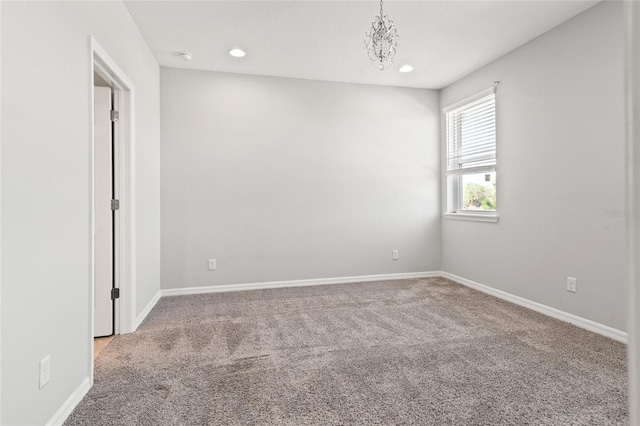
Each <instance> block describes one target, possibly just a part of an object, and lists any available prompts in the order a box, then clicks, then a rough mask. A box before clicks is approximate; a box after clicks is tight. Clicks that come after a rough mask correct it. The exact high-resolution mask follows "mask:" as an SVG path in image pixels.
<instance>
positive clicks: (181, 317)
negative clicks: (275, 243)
mask: <svg viewBox="0 0 640 426" xmlns="http://www.w3.org/2000/svg"><path fill="white" fill-rule="evenodd" d="M625 350H626V347H625V346H624V345H622V344H620V343H617V342H615V341H612V340H609V339H607V338H605V337H602V336H599V335H596V334H593V333H590V332H588V331H584V330H582V329H579V328H577V327H574V326H571V325H569V324H565V323H562V322H560V321H556V320H553V319H551V318H548V317H545V316H543V315H541V314H538V313H536V312H533V311H530V310H527V309H524V308H521V307H518V306H515V305H513V304H510V303H507V302H504V301H500V300H498V299H496V298H494V297H491V296H487V295H485V294H483V293H479V292H476V291H474V290H471V289H468V288H466V287H463V286H461V285H458V284H455V283H452V282H450V281H447V280H445V279H440V278H432V279H413V280H398V281H387V282H371V283H358V284H347V285H326V286H318V287H301V288H287V289H273V290H257V291H247V292H234V293H216V294H206V295H193V296H177V297H167V298H163V299H161V300H160V302H159V303H158V305H157V306H156V307H155V308H154V309H153V311H152V312H151V313H150V314H149V316H148V318H147V319H146V321H145V322H144V323H143V324H142V326H141V327H140V328H139V330H138V331H137V332H135V333H134V334H129V335H123V336H118V337H116V338H115V339H114V341H113V342H112V343H111V344H110V345H109V346H108V347H107V348H106V349H105V351H104V352H103V353H102V355H101V356H100V357H99V358H98V359H97V361H96V370H95V385H94V387H93V388H92V389H91V391H90V392H89V394H88V395H87V396H86V397H85V399H84V400H83V401H82V402H81V403H80V405H79V406H78V407H77V408H76V409H75V410H74V412H73V413H72V414H71V416H70V417H69V419H68V420H67V422H66V424H67V425H92V426H97V425H292V426H293V425H295V426H298V425H465V426H471V425H492V426H494V425H624V424H627V423H628V418H627V379H626V356H625Z"/></svg>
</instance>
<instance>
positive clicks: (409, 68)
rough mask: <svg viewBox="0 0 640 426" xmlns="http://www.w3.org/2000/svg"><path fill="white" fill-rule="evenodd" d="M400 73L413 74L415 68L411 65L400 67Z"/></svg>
mask: <svg viewBox="0 0 640 426" xmlns="http://www.w3.org/2000/svg"><path fill="white" fill-rule="evenodd" d="M398 71H400V72H411V71H413V67H412V66H411V65H403V66H401V67H400V69H399V70H398Z"/></svg>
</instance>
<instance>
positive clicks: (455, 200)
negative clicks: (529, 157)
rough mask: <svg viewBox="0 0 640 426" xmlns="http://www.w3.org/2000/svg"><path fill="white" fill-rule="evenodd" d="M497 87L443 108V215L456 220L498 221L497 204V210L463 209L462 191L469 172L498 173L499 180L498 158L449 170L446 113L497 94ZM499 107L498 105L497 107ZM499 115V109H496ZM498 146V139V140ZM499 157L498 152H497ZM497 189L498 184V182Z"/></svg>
mask: <svg viewBox="0 0 640 426" xmlns="http://www.w3.org/2000/svg"><path fill="white" fill-rule="evenodd" d="M495 93H496V88H495V86H494V87H491V88H489V89H486V90H483V91H481V92H479V93H476V94H475V95H472V96H470V97H468V98H465V99H462V100H461V101H458V102H456V103H454V104H452V105H449V106H448V107H446V108H443V109H442V113H443V123H444V126H443V128H444V132H443V139H444V153H445V154H444V160H443V178H444V179H443V180H444V193H445V200H444V201H445V202H444V205H445V208H446V210H445V212H444V213H443V216H444V217H445V218H447V219H455V220H470V221H479V222H498V218H499V215H498V206H497V205H496V210H468V209H462V205H463V199H462V197H463V191H462V179H461V177H462V176H464V175H467V174H478V173H496V180H497V159H496V161H495V162H494V164H492V165H488V166H480V167H474V168H469V169H465V170H464V172H463V171H458V172H455V171H449V170H448V167H447V166H448V158H447V148H448V142H449V141H448V140H447V138H448V129H447V127H446V115H447V113H449V112H451V111H453V110H456V109H458V108H461V107H463V106H465V105H468V104H470V103H472V102H475V101H477V100H479V99H482V98H484V97H487V96H489V95H495ZM496 109H497V107H496ZM496 115H497V111H496ZM496 148H497V141H496ZM496 157H497V154H496ZM496 191H497V184H496ZM496 199H497V197H496Z"/></svg>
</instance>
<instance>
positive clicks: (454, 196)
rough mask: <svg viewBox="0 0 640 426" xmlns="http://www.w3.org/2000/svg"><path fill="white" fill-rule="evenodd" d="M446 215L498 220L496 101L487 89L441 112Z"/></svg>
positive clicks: (459, 217) (470, 218) (492, 91)
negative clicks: (443, 128) (444, 139)
mask: <svg viewBox="0 0 640 426" xmlns="http://www.w3.org/2000/svg"><path fill="white" fill-rule="evenodd" d="M444 114H445V128H446V147H447V149H446V151H447V155H446V181H447V212H446V216H447V217H450V218H455V219H469V220H486V221H492V222H495V221H497V218H498V215H497V210H496V208H497V199H496V176H497V173H496V101H495V92H494V89H493V88H491V89H488V90H485V91H483V92H481V93H478V94H477V95H475V96H472V97H471V98H468V99H465V100H463V101H461V102H458V103H456V104H454V105H451V106H450V107H448V108H445V109H444Z"/></svg>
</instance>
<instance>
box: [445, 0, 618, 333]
mask: <svg viewBox="0 0 640 426" xmlns="http://www.w3.org/2000/svg"><path fill="white" fill-rule="evenodd" d="M623 50H624V20H623V5H622V3H621V2H603V3H601V4H599V5H597V6H595V7H593V8H591V9H589V10H587V11H586V12H584V13H582V14H580V15H578V16H577V17H575V18H574V19H571V20H570V21H567V22H566V23H564V24H563V25H561V26H559V27H557V28H555V29H553V30H551V31H549V32H548V33H545V34H544V35H542V36H541V37H539V38H537V39H535V40H533V41H531V42H529V43H528V44H526V45H524V46H522V47H520V48H518V49H517V50H515V51H513V52H511V53H509V54H508V55H505V56H503V57H502V58H500V59H498V60H496V61H495V62H493V63H491V64H489V65H487V66H486V67H484V68H482V69H480V70H478V71H476V72H474V73H473V74H471V75H469V76H467V77H465V78H463V79H462V80H460V81H458V82H456V83H455V84H453V85H451V86H449V87H447V88H445V89H444V90H443V91H442V93H441V105H442V106H443V107H444V106H446V105H449V104H451V103H453V102H455V101H457V100H459V99H463V98H465V97H467V96H469V95H472V94H474V93H476V92H478V91H480V90H482V89H485V88H487V87H489V86H490V85H491V82H492V81H493V80H500V81H502V84H501V85H500V87H499V89H498V92H497V95H496V96H497V97H496V102H497V133H498V211H499V214H500V222H499V223H498V224H490V223H478V222H463V221H454V220H447V219H445V220H443V224H442V242H443V244H442V267H443V270H445V271H447V272H450V273H453V274H456V275H459V276H462V277H465V278H468V279H471V280H474V281H477V282H480V283H482V284H485V285H488V286H491V287H494V288H497V289H500V290H503V291H506V292H509V293H512V294H515V295H518V296H521V297H524V298H527V299H530V300H533V301H536V302H540V303H543V304H545V305H548V306H551V307H554V308H557V309H561V310H563V311H566V312H569V313H572V314H575V315H579V316H582V317H585V318H588V319H591V320H593V321H596V322H599V323H602V324H605V325H608V326H611V327H614V328H616V329H619V330H625V329H626V325H625V311H626V309H625V308H626V294H627V292H626V286H625V260H626V248H625V218H624V217H623V216H619V217H607V215H606V214H605V211H606V210H614V209H615V210H619V211H622V210H623V209H624V208H625V175H624V166H625V143H624V87H623V82H624V79H623V68H624V63H623ZM567 276H572V277H576V278H577V279H578V292H577V293H576V294H573V293H569V292H567V291H566V277H567Z"/></svg>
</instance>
